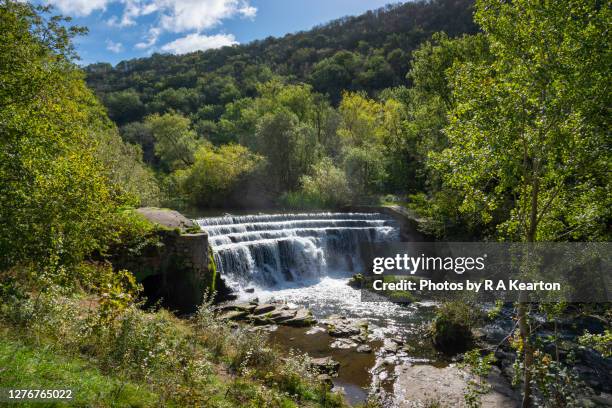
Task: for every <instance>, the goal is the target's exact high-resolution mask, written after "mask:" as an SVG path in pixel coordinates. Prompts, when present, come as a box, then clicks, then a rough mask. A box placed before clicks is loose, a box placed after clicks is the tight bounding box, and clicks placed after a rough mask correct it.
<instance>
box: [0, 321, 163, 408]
mask: <svg viewBox="0 0 612 408" xmlns="http://www.w3.org/2000/svg"><path fill="white" fill-rule="evenodd" d="M4 331H5V330H4V329H3V332H2V333H0V364H1V365H2V368H3V370H2V372H0V382H1V383H2V385H3V386H4V387H7V388H13V389H17V388H18V389H57V388H58V384H61V386H62V388H63V389H71V390H73V400H72V403H73V404H75V405H80V406H108V407H124V406H131V407H145V406H153V405H154V404H155V403H156V402H157V401H158V399H159V396H157V395H155V392H154V391H152V390H150V389H147V387H146V386H143V385H139V384H135V383H133V382H127V381H125V380H124V379H122V378H119V377H115V376H113V375H105V374H103V373H101V372H100V370H99V369H97V368H96V367H94V366H92V364H91V363H89V362H87V361H86V360H85V359H81V358H74V357H66V356H64V355H61V354H57V353H49V350H48V349H46V348H41V347H32V346H30V345H26V344H24V342H23V341H21V340H17V339H9V338H7V337H5V336H6V334H5V333H4ZM40 404H41V403H40V402H32V403H28V402H22V403H20V406H25V407H30V406H32V407H37V406H40Z"/></svg>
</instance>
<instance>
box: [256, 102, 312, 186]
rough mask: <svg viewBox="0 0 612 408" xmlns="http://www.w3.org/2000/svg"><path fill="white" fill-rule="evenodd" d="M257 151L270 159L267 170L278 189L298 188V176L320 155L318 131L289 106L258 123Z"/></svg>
mask: <svg viewBox="0 0 612 408" xmlns="http://www.w3.org/2000/svg"><path fill="white" fill-rule="evenodd" d="M256 140H257V144H256V146H257V147H256V151H257V152H258V153H261V154H263V155H264V156H265V157H266V159H267V174H268V175H269V177H270V185H271V188H272V189H273V191H275V192H284V191H291V190H294V189H296V188H297V186H298V182H299V178H300V176H301V175H302V174H304V173H306V171H308V169H309V167H310V166H311V165H312V164H313V163H314V162H315V161H316V159H317V157H318V151H317V150H318V149H317V140H316V133H315V131H314V129H313V128H312V127H311V126H309V125H308V124H306V123H301V122H300V120H299V119H298V116H297V115H296V114H294V113H293V112H291V111H289V110H288V109H286V108H279V109H277V110H275V111H273V112H270V113H268V114H266V115H264V116H263V117H262V118H261V120H260V121H259V122H258V124H257V131H256Z"/></svg>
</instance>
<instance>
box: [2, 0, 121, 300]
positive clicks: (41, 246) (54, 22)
mask: <svg viewBox="0 0 612 408" xmlns="http://www.w3.org/2000/svg"><path fill="white" fill-rule="evenodd" d="M48 10H49V9H48V8H44V7H34V6H32V5H30V4H27V3H21V2H14V1H2V2H0V21H2V24H0V36H1V37H2V38H3V41H2V42H1V43H0V83H1V84H2V86H1V87H0V135H1V137H0V253H1V254H2V256H1V257H0V271H6V270H7V269H9V268H13V267H16V266H35V267H37V270H36V274H37V278H39V279H42V280H43V281H45V280H46V282H47V283H48V282H50V281H52V280H53V281H56V282H57V281H64V282H65V281H66V280H67V279H68V278H67V272H68V269H69V267H70V266H73V265H75V264H76V263H78V262H80V261H81V260H82V259H83V258H84V257H85V256H87V255H88V254H90V253H92V251H95V250H99V251H103V250H104V248H105V245H106V244H107V243H108V240H109V239H110V237H111V236H112V231H110V230H109V228H108V226H109V221H110V220H111V219H112V217H113V212H114V210H115V209H116V208H117V206H118V205H122V204H126V203H129V201H128V200H127V198H126V197H125V195H124V194H123V189H122V186H121V185H120V184H115V182H114V181H112V180H110V179H109V174H108V168H105V164H104V161H103V160H102V159H101V158H100V157H98V156H97V153H98V150H97V149H98V146H99V144H100V143H101V142H102V141H103V140H104V138H103V135H101V134H100V132H103V131H104V129H105V128H106V129H107V130H108V128H107V125H109V123H108V119H106V118H105V116H104V111H103V109H102V107H101V106H100V104H99V103H98V101H97V99H96V98H95V96H94V95H93V94H92V92H91V91H90V90H89V89H88V88H87V87H86V85H85V83H84V81H83V78H82V75H81V73H80V71H79V70H78V69H77V68H76V67H75V65H73V64H72V58H73V57H74V53H73V48H72V43H71V38H72V37H73V36H74V35H76V34H78V33H81V32H83V30H81V29H79V28H78V27H77V28H69V27H67V26H66V25H65V20H64V19H62V18H61V17H57V16H52V17H48V16H47V12H48ZM117 183H118V181H117ZM41 290H42V289H41Z"/></svg>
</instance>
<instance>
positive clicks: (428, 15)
mask: <svg viewBox="0 0 612 408" xmlns="http://www.w3.org/2000/svg"><path fill="white" fill-rule="evenodd" d="M472 3H473V1H472V0H433V1H416V2H409V3H404V4H395V5H388V6H386V7H383V8H380V9H377V10H373V11H368V12H367V13H365V14H362V15H360V16H356V17H344V18H341V19H338V20H334V21H332V22H330V23H327V24H324V25H321V26H317V27H315V28H313V29H312V30H309V31H302V32H298V33H295V34H287V35H285V36H284V37H282V38H273V37H269V38H266V39H264V40H260V41H254V42H251V43H249V44H245V45H239V46H233V47H224V48H221V49H216V50H208V51H206V52H201V51H199V52H194V53H190V54H186V55H167V54H165V55H161V54H154V55H153V56H151V57H149V58H141V59H134V60H129V61H122V62H121V63H119V64H117V65H116V66H115V67H112V66H111V65H110V64H106V63H98V64H93V65H89V66H87V67H86V68H85V70H86V73H87V83H88V84H89V86H90V87H92V88H93V89H94V90H95V91H96V93H97V94H98V95H99V96H100V97H101V99H102V100H103V102H104V104H105V105H106V106H107V108H108V110H109V115H110V117H111V119H113V120H114V121H115V122H116V123H117V124H119V125H124V124H126V123H129V122H134V121H140V120H142V118H143V117H144V116H145V115H147V114H151V113H164V112H166V111H167V110H169V109H173V110H176V111H178V112H181V113H184V114H187V115H190V116H191V119H192V121H194V122H197V121H198V120H202V119H203V120H213V121H214V120H217V119H218V118H219V117H220V116H221V114H222V113H223V111H224V106H225V104H227V103H228V102H231V101H234V100H237V99H239V98H242V97H251V96H254V95H256V85H257V84H258V83H261V82H265V81H267V80H269V79H271V78H273V77H275V76H282V77H284V79H283V80H284V81H289V82H295V81H301V82H307V83H310V84H311V85H312V86H313V88H314V90H315V91H317V92H320V93H323V94H327V95H328V96H329V98H330V100H331V101H332V102H333V103H337V102H338V101H339V99H340V96H341V92H342V91H343V90H364V91H366V92H368V93H369V94H374V93H376V92H377V91H379V90H382V89H384V88H387V87H390V86H396V85H400V84H404V83H405V82H406V81H407V80H406V73H407V71H408V69H409V65H410V59H411V52H412V51H413V50H414V49H416V48H417V47H418V46H419V44H421V43H422V42H423V41H425V40H427V39H428V38H430V37H431V35H432V34H433V33H434V32H437V31H444V32H446V33H447V34H448V35H449V36H450V37H454V36H457V35H460V34H463V33H470V34H471V33H474V32H476V31H477V28H476V25H475V24H474V22H473V20H472V13H473V7H472V6H473V4H472ZM204 106H206V109H205V110H204V111H202V107H204ZM198 111H200V112H198Z"/></svg>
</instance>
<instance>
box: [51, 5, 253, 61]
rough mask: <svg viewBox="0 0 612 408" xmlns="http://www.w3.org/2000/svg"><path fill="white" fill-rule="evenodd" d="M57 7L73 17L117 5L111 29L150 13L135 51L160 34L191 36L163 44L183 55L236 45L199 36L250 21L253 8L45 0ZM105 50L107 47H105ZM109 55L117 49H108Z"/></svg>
mask: <svg viewBox="0 0 612 408" xmlns="http://www.w3.org/2000/svg"><path fill="white" fill-rule="evenodd" d="M47 1H48V2H49V3H51V4H53V5H55V6H57V7H58V8H59V9H60V11H61V12H62V13H65V14H71V15H76V16H87V15H89V14H91V13H92V12H93V11H95V10H106V7H107V5H109V4H113V3H115V4H116V3H120V4H122V5H123V10H121V11H120V13H121V14H120V15H113V16H111V17H110V18H108V19H107V20H106V23H107V24H108V25H109V26H111V27H119V28H123V27H129V26H134V25H136V24H137V20H138V18H140V17H143V16H147V15H150V14H156V15H155V16H154V18H155V21H156V23H154V25H153V26H152V27H151V28H150V29H149V31H148V32H147V34H146V36H145V37H144V38H142V39H141V41H140V42H138V43H137V44H136V45H135V47H136V48H138V49H151V48H152V47H154V46H155V45H156V44H157V41H158V39H159V37H160V36H161V35H162V34H163V33H164V32H170V33H187V32H191V34H189V35H187V36H185V37H183V38H179V39H177V40H175V41H172V42H171V43H168V44H166V45H164V47H166V49H165V50H164V51H170V52H175V53H184V52H189V51H193V50H198V49H208V48H218V47H221V46H224V45H232V44H236V41H235V38H234V36H233V35H231V34H216V35H210V36H207V35H203V34H201V33H202V32H203V31H205V30H209V29H211V28H213V27H216V26H218V25H220V24H221V23H222V21H223V20H225V19H228V18H233V17H241V18H254V17H255V15H256V14H257V8H255V7H253V6H251V4H250V0H47ZM107 47H111V46H110V45H109V44H107ZM108 49H109V50H111V51H113V52H120V51H114V50H115V49H118V48H117V44H114V46H113V48H112V49H111V48H108Z"/></svg>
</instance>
